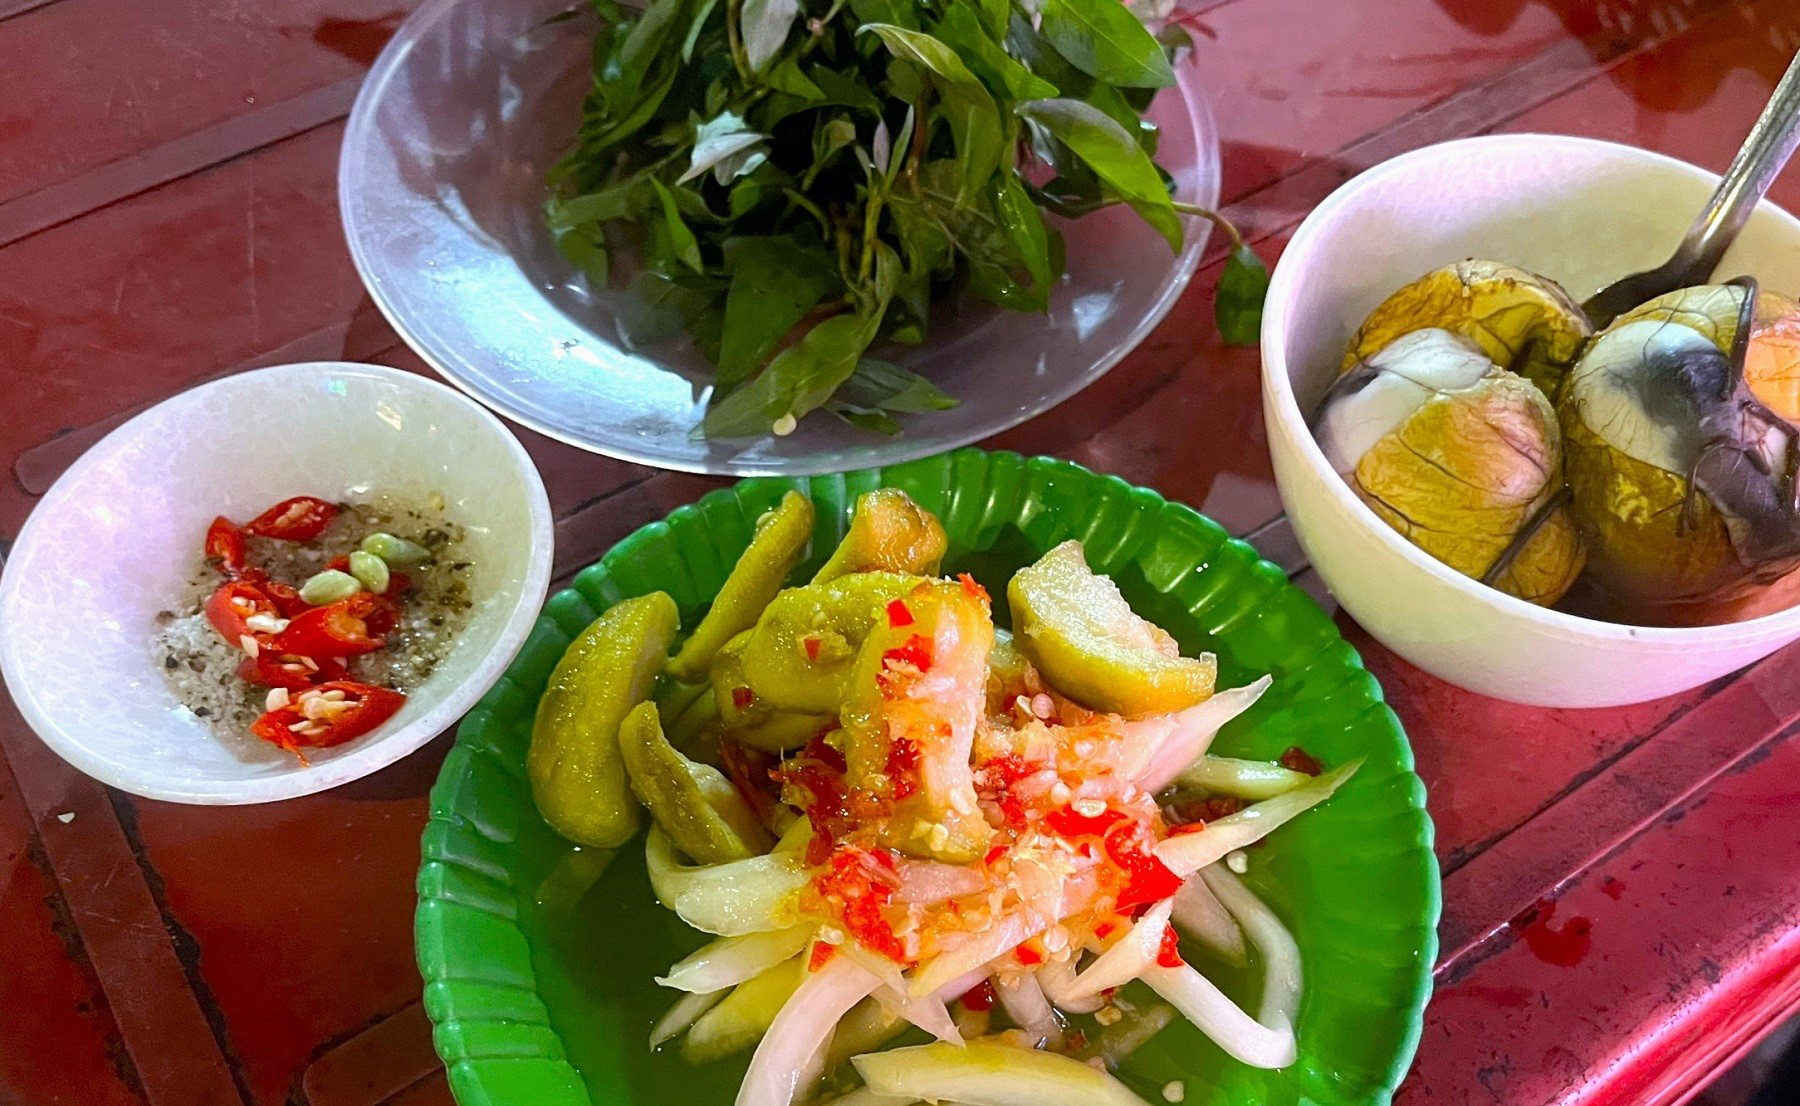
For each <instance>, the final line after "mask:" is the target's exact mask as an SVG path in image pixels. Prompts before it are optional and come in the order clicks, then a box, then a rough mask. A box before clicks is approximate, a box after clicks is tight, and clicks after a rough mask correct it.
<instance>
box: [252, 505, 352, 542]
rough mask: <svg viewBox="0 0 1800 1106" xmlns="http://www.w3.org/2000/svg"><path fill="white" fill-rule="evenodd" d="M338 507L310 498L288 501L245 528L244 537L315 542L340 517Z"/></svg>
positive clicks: (271, 509) (270, 509) (276, 506)
mask: <svg viewBox="0 0 1800 1106" xmlns="http://www.w3.org/2000/svg"><path fill="white" fill-rule="evenodd" d="M337 513H338V509H337V504H335V503H327V502H326V501H325V500H323V499H317V498H314V497H313V496H310V495H297V496H295V497H294V498H292V499H284V500H282V501H281V502H280V503H277V504H275V506H273V507H270V508H269V509H268V510H266V511H264V512H263V513H262V514H260V515H257V516H256V517H255V518H253V519H251V520H250V521H249V522H248V523H246V524H245V525H244V533H246V534H255V535H256V536H257V537H259V538H279V539H281V540H282V541H311V540H313V539H314V538H316V537H318V536H319V535H320V534H322V533H324V532H325V527H327V526H330V525H331V520H332V519H334V518H336V517H337Z"/></svg>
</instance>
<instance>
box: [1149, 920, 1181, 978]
mask: <svg viewBox="0 0 1800 1106" xmlns="http://www.w3.org/2000/svg"><path fill="white" fill-rule="evenodd" d="M1156 962H1157V963H1158V964H1161V965H1162V966H1163V967H1165V968H1179V967H1181V965H1183V964H1185V963H1186V961H1185V960H1183V959H1182V958H1181V936H1180V935H1179V934H1177V933H1176V932H1175V927H1174V926H1171V925H1165V926H1164V927H1163V935H1162V944H1161V945H1159V946H1157V949H1156Z"/></svg>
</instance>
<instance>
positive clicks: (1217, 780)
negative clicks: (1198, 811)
mask: <svg viewBox="0 0 1800 1106" xmlns="http://www.w3.org/2000/svg"><path fill="white" fill-rule="evenodd" d="M1310 779H1312V777H1311V776H1309V775H1307V774H1306V773H1305V772H1296V771H1294V770H1293V769H1292V768H1283V767H1282V766H1281V765H1279V764H1276V763H1275V762H1274V761H1272V760H1239V759H1237V758H1236V757H1216V756H1213V755H1212V754H1210V753H1208V754H1207V755H1206V756H1203V757H1201V758H1200V759H1199V760H1196V761H1194V763H1192V764H1190V765H1188V766H1187V767H1186V768H1183V769H1182V770H1181V774H1180V775H1178V776H1176V777H1175V782H1176V783H1178V784H1180V785H1181V786H1183V787H1194V788H1198V789H1200V790H1201V791H1210V792H1212V793H1214V794H1216V795H1233V796H1236V797H1237V798H1240V799H1249V800H1251V801H1255V800H1257V799H1273V798H1274V797H1275V796H1277V795H1281V794H1285V793H1286V792H1289V791H1292V790H1294V789H1295V788H1296V787H1304V786H1306V782H1307V781H1308V780H1310Z"/></svg>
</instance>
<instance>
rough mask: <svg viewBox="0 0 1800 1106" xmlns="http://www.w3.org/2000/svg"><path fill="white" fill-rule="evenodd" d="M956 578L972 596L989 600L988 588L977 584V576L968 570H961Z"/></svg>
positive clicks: (983, 600)
mask: <svg viewBox="0 0 1800 1106" xmlns="http://www.w3.org/2000/svg"><path fill="white" fill-rule="evenodd" d="M956 578H957V580H958V581H960V582H961V583H962V589H963V591H964V592H966V593H968V595H969V596H970V597H971V598H974V599H979V600H981V601H982V602H984V603H985V602H988V601H989V600H988V593H987V589H986V588H984V587H982V586H981V585H980V584H977V583H976V582H975V577H973V576H970V575H969V574H968V573H966V572H959V573H957V574H956Z"/></svg>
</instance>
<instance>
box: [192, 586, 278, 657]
mask: <svg viewBox="0 0 1800 1106" xmlns="http://www.w3.org/2000/svg"><path fill="white" fill-rule="evenodd" d="M259 614H260V615H266V616H268V617H269V618H280V617H281V612H280V611H279V610H278V609H277V608H276V606H275V601H274V600H273V599H270V598H269V596H268V593H267V592H265V591H263V589H261V588H259V587H257V586H256V585H255V584H252V583H250V582H249V581H248V580H231V581H229V582H227V583H223V584H220V585H219V589H218V590H217V591H215V592H213V593H212V595H211V597H210V598H208V599H207V601H206V620H207V621H208V622H210V623H212V627H213V629H215V630H217V631H219V636H220V637H222V638H224V639H225V640H226V641H228V642H230V643H231V644H232V645H234V646H236V645H240V644H241V643H242V642H243V639H244V638H246V637H248V638H254V639H256V641H257V642H258V643H261V642H265V641H268V640H269V637H270V635H268V634H266V633H258V632H256V631H255V630H252V629H251V628H250V625H249V620H250V619H251V618H253V617H255V616H256V615H259Z"/></svg>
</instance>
